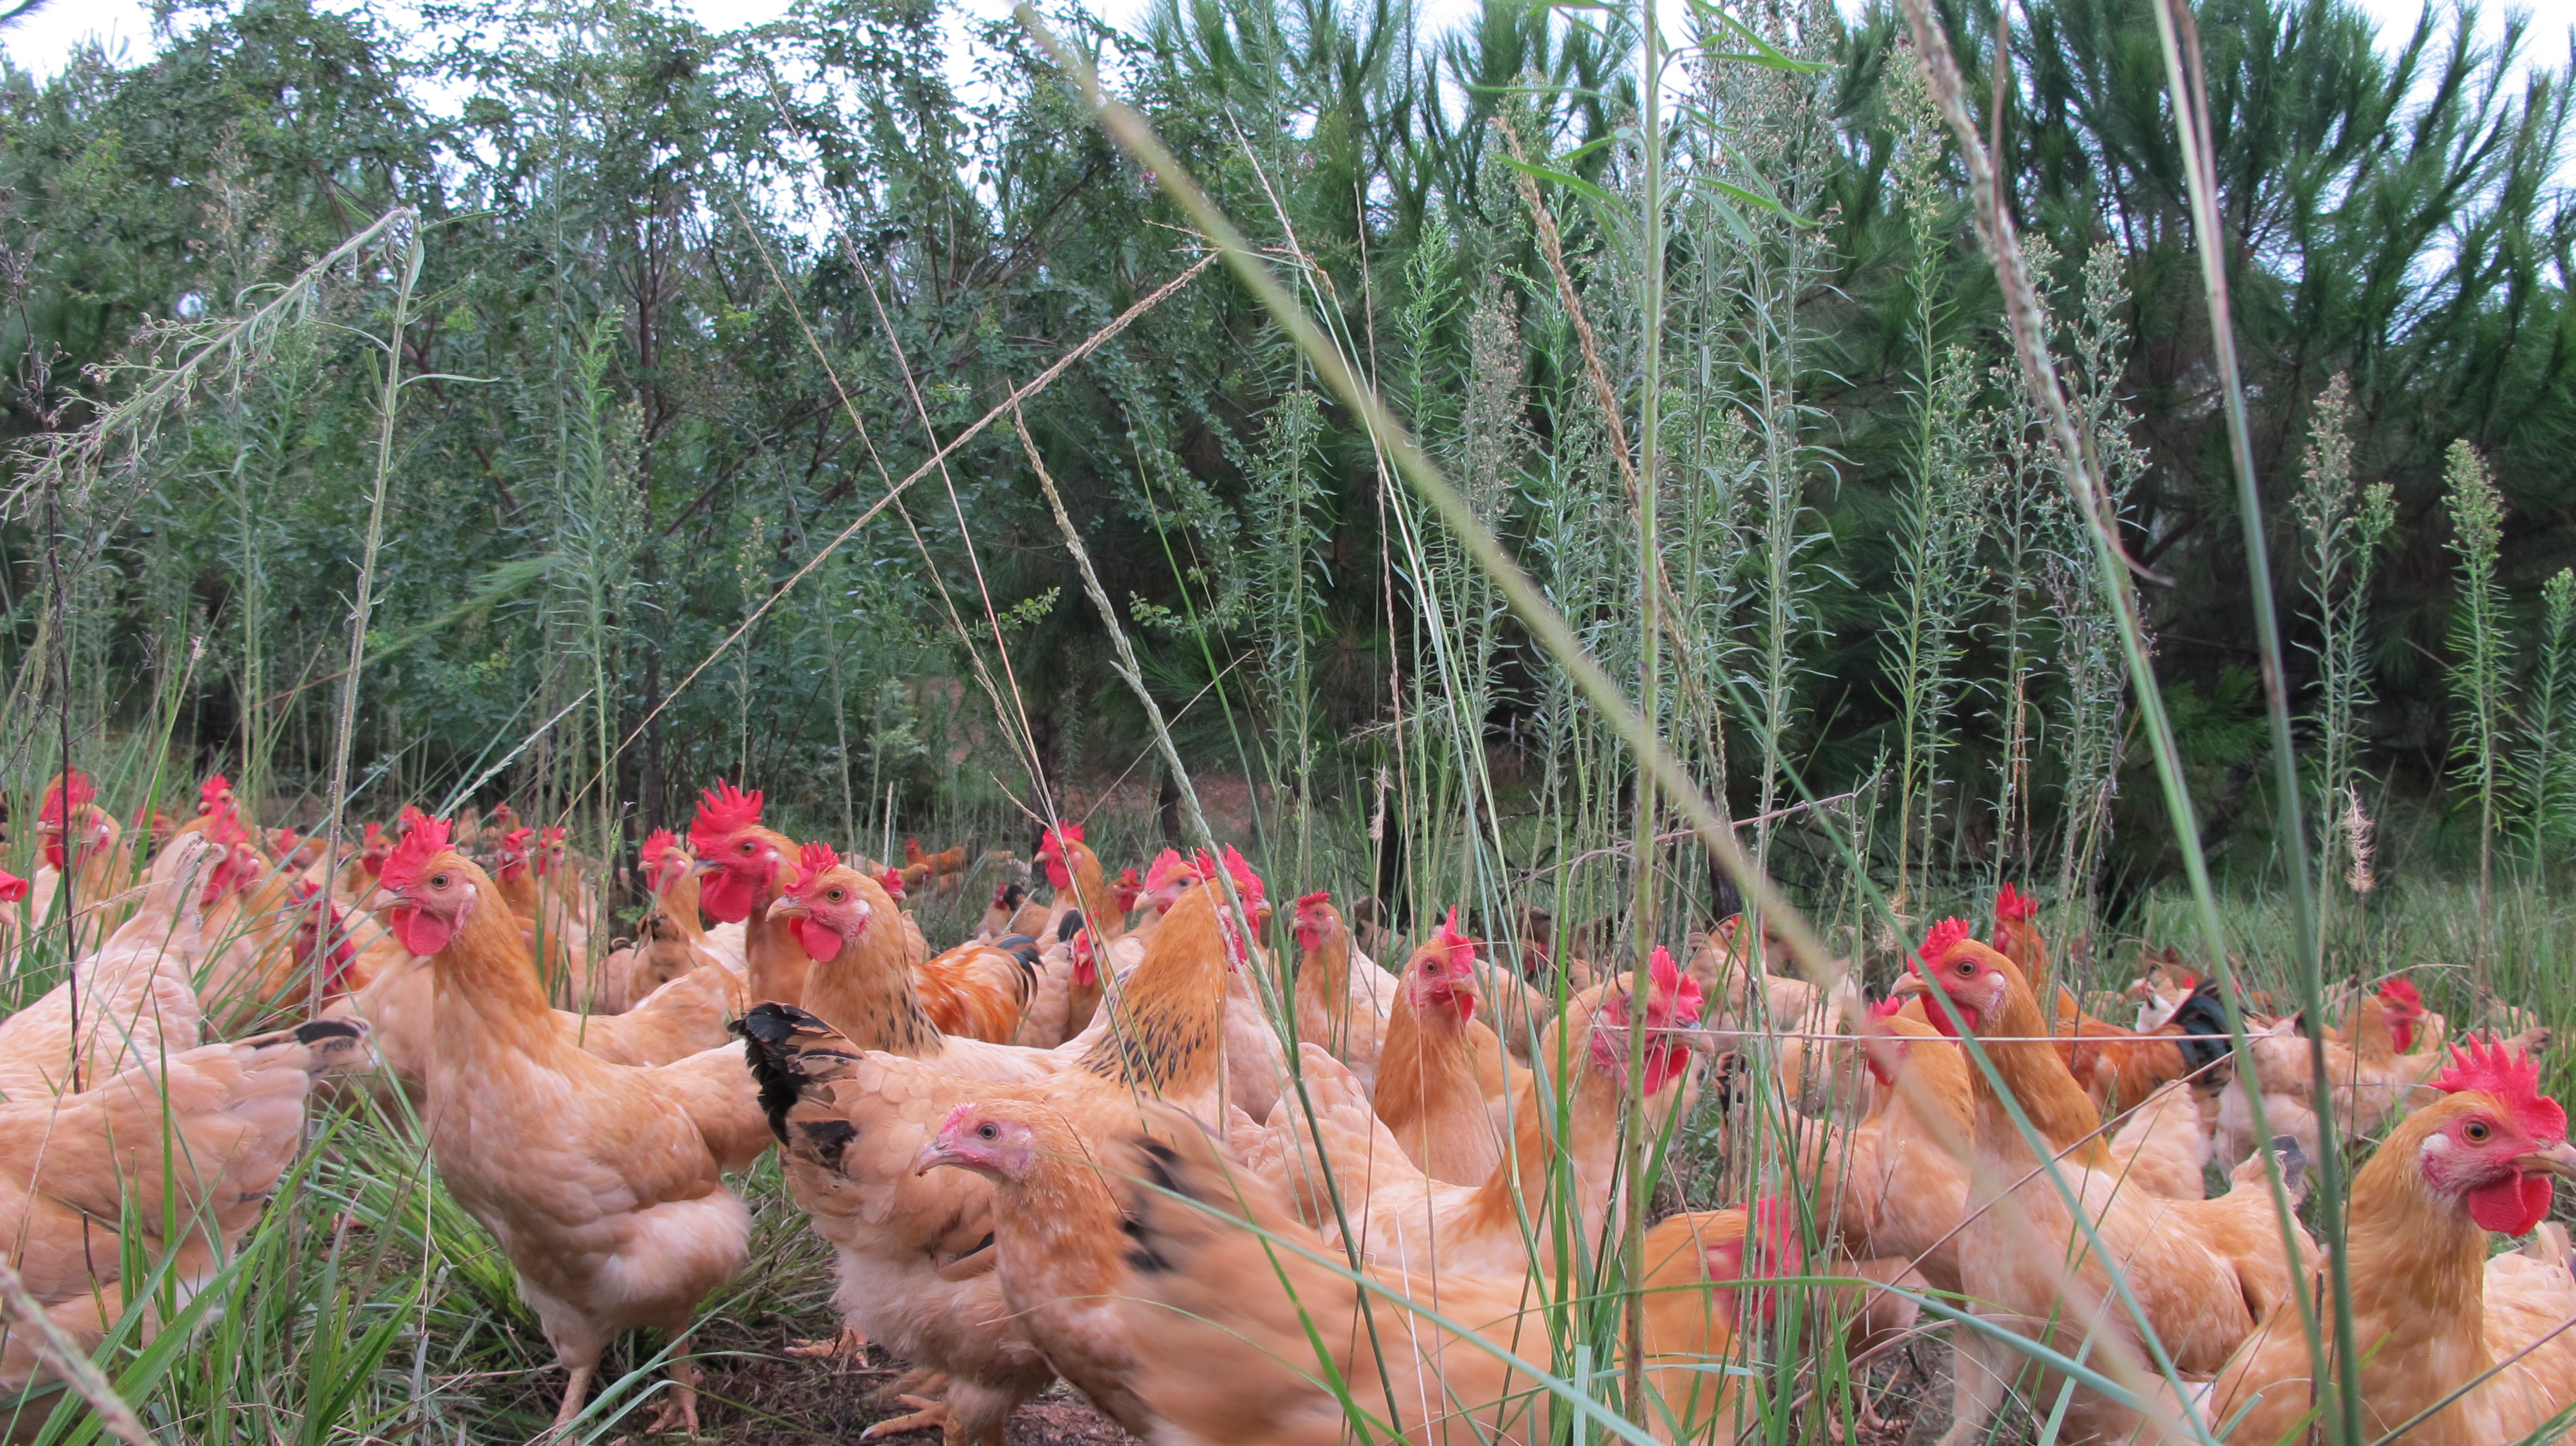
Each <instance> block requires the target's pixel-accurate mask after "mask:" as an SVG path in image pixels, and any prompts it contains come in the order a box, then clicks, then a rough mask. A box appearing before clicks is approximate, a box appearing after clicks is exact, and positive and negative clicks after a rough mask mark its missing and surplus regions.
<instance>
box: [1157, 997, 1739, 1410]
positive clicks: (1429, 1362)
mask: <svg viewBox="0 0 2576 1446" xmlns="http://www.w3.org/2000/svg"><path fill="white" fill-rule="evenodd" d="M1304 1047H1305V1048H1306V1049H1308V1050H1310V1051H1313V1052H1314V1054H1316V1055H1317V1056H1319V1057H1321V1058H1324V1059H1326V1060H1329V1059H1330V1056H1329V1055H1324V1054H1323V1052H1322V1051H1321V1050H1319V1049H1316V1048H1315V1047H1314V1046H1312V1045H1307V1046H1304ZM1337 1067H1338V1066H1337ZM1162 1124H1163V1127H1162V1128H1161V1129H1160V1130H1158V1131H1157V1132H1156V1135H1155V1136H1154V1137H1153V1138H1148V1139H1144V1140H1139V1141H1132V1142H1130V1143H1129V1144H1128V1146H1127V1149H1126V1151H1125V1152H1123V1156H1122V1157H1121V1158H1119V1159H1117V1160H1115V1161H1114V1166H1113V1167H1114V1168H1115V1169H1116V1170H1117V1172H1118V1173H1120V1174H1127V1175H1141V1176H1142V1178H1143V1180H1144V1181H1145V1183H1146V1185H1147V1186H1149V1187H1150V1188H1143V1189H1139V1190H1137V1191H1136V1192H1135V1195H1136V1200H1135V1207H1134V1212H1135V1213H1134V1219H1133V1220H1132V1221H1131V1222H1130V1223H1129V1224H1128V1225H1127V1227H1126V1230H1127V1234H1128V1237H1129V1239H1130V1241H1131V1242H1132V1245H1131V1249H1130V1251H1129V1254H1128V1260H1129V1261H1130V1262H1131V1263H1132V1269H1133V1275H1134V1279H1135V1280H1136V1282H1137V1285H1138V1287H1139V1292H1138V1293H1139V1294H1140V1295H1141V1297H1142V1299H1140V1300H1136V1301H1133V1302H1125V1303H1122V1304H1121V1306H1120V1313H1121V1316H1122V1318H1123V1320H1124V1321H1125V1323H1126V1325H1127V1329H1128V1331H1129V1333H1130V1336H1131V1338H1132V1340H1133V1342H1134V1345H1133V1353H1134V1357H1135V1359H1136V1360H1137V1361H1139V1362H1140V1363H1141V1365H1142V1369H1141V1370H1139V1371H1137V1372H1136V1373H1135V1374H1134V1376H1133V1378H1132V1379H1133V1382H1134V1389H1135V1391H1136V1394H1137V1395H1138V1396H1139V1397H1141V1398H1142V1400H1143V1401H1144V1403H1145V1405H1146V1407H1147V1409H1149V1410H1150V1411H1151V1412H1152V1413H1153V1415H1154V1417H1155V1418H1156V1419H1157V1420H1159V1421H1161V1422H1162V1423H1164V1427H1165V1429H1164V1430H1162V1431H1159V1432H1157V1433H1156V1435H1155V1437H1154V1439H1155V1440H1156V1441H1161V1442H1174V1443H1210V1446H1214V1443H1228V1446H1231V1443H1244V1446H1269V1443H1278V1446H1341V1443H1344V1442H1347V1441H1349V1440H1351V1439H1353V1437H1354V1434H1355V1430H1354V1427H1353V1425H1352V1421H1351V1412H1353V1411H1356V1412H1360V1413H1365V1415H1366V1417H1367V1418H1368V1419H1369V1420H1371V1421H1372V1422H1373V1423H1375V1424H1374V1425H1373V1427H1372V1428H1371V1429H1370V1431H1369V1433H1368V1434H1369V1437H1370V1438H1371V1439H1385V1440H1396V1439H1401V1440H1404V1441H1407V1442H1412V1443H1417V1446H1467V1443H1471V1442H1472V1443H1519V1446H1536V1443H1542V1442H1549V1441H1554V1440H1557V1439H1559V1435H1558V1432H1559V1431H1560V1430H1561V1429H1562V1424H1563V1416H1564V1415H1565V1407H1564V1406H1563V1404H1562V1403H1561V1402H1558V1401H1556V1400H1555V1399H1554V1398H1553V1396H1552V1393H1551V1392H1550V1391H1549V1390H1547V1389H1546V1388H1544V1387H1543V1386H1538V1385H1536V1384H1534V1382H1533V1380H1532V1371H1533V1367H1534V1366H1535V1367H1536V1368H1537V1369H1542V1370H1543V1369H1545V1368H1546V1367H1547V1366H1548V1364H1549V1363H1551V1362H1552V1360H1553V1359H1554V1358H1555V1356H1556V1354H1557V1351H1556V1349H1555V1342H1554V1340H1553V1337H1552V1335H1551V1332H1552V1330H1553V1329H1554V1326H1553V1324H1552V1322H1553V1321H1554V1320H1555V1319H1556V1316H1555V1315H1554V1314H1552V1313H1551V1312H1550V1310H1549V1309H1548V1304H1547V1300H1548V1295H1549V1293H1550V1290H1551V1285H1552V1283H1551V1282H1550V1281H1549V1280H1548V1279H1547V1278H1546V1277H1544V1276H1540V1277H1539V1278H1536V1279H1533V1278H1530V1277H1529V1275H1528V1273H1527V1266H1528V1260H1527V1257H1526V1255H1524V1256H1523V1257H1522V1258H1521V1259H1520V1261H1519V1262H1518V1263H1517V1264H1516V1265H1515V1267H1514V1268H1513V1269H1512V1270H1511V1271H1510V1272H1509V1273H1505V1274H1499V1275H1497V1274H1485V1273H1478V1272H1474V1271H1468V1270H1460V1269H1450V1268H1443V1269H1441V1270H1439V1271H1437V1272H1432V1273H1423V1274H1416V1275H1406V1274H1404V1273H1402V1272H1400V1271H1398V1270H1395V1269H1393V1268H1391V1267H1390V1266H1388V1265H1387V1264H1386V1263H1385V1262H1384V1261H1381V1260H1364V1261H1361V1262H1359V1263H1358V1265H1357V1269H1356V1272H1355V1273H1356V1274H1357V1276H1358V1277H1359V1278H1358V1279H1356V1280H1355V1279H1353V1278H1352V1277H1353V1273H1354V1272H1352V1271H1350V1270H1349V1269H1348V1268H1347V1267H1344V1266H1343V1265H1342V1262H1343V1260H1344V1259H1345V1256H1344V1253H1343V1252H1342V1250H1341V1249H1340V1248H1339V1247H1336V1246H1334V1245H1332V1244H1331V1243H1329V1242H1328V1241H1326V1240H1325V1239H1323V1238H1321V1237H1320V1236H1319V1235H1317V1233H1316V1232H1315V1231H1314V1230H1313V1229H1312V1228H1310V1227H1309V1226H1308V1225H1306V1224H1305V1223H1304V1222H1303V1221H1301V1220H1300V1219H1299V1218H1298V1216H1297V1214H1296V1212H1295V1211H1293V1210H1292V1209H1291V1208H1290V1207H1289V1205H1288V1203H1287V1201H1286V1200H1285V1199H1284V1198H1283V1197H1282V1195H1281V1193H1280V1192H1279V1190H1278V1187H1277V1186H1276V1185H1275V1184H1274V1183H1272V1182H1270V1181H1268V1180H1266V1179H1263V1178H1260V1177H1258V1176H1257V1175H1254V1174H1253V1173H1251V1172H1249V1171H1246V1170H1243V1169H1241V1168H1238V1167H1235V1166H1233V1165H1231V1164H1230V1163H1229V1162H1228V1161H1227V1159H1226V1158H1225V1156H1224V1155H1223V1153H1222V1152H1220V1150H1219V1149H1218V1148H1217V1144H1216V1142H1215V1140H1214V1139H1212V1138H1210V1137H1209V1136H1208V1135H1207V1134H1205V1133H1204V1132H1203V1131H1202V1130H1201V1129H1200V1128H1199V1127H1198V1126H1197V1125H1196V1123H1195V1122H1193V1121H1190V1120H1188V1119H1186V1118H1182V1117H1179V1116H1177V1114H1176V1113H1172V1112H1165V1113H1164V1114H1163V1119H1162ZM1742 1221H1743V1212H1741V1211H1736V1212H1721V1213H1718V1214H1715V1215H1709V1216H1695V1217H1685V1218H1683V1219H1681V1220H1679V1221H1677V1222H1666V1223H1665V1224H1664V1225H1660V1226H1657V1227H1656V1228H1655V1229H1654V1230H1653V1231H1650V1232H1649V1233H1648V1236H1647V1239H1646V1246H1647V1259H1648V1262H1649V1273H1648V1275H1647V1277H1646V1279H1645V1281H1644V1285H1645V1287H1646V1291H1647V1294H1646V1302H1647V1305H1646V1313H1645V1322H1644V1324H1645V1332H1644V1345H1645V1350H1646V1358H1647V1366H1648V1371H1647V1379H1648V1380H1649V1382H1650V1383H1651V1384H1652V1385H1653V1386H1654V1388H1655V1389H1656V1390H1657V1392H1658V1395H1659V1397H1660V1404H1659V1406H1649V1407H1643V1408H1641V1409H1640V1410H1639V1411H1638V1412H1636V1413H1633V1414H1635V1415H1637V1416H1638V1417H1639V1418H1640V1419H1642V1420H1645V1421H1648V1422H1649V1423H1651V1424H1650V1425H1649V1429H1650V1430H1652V1431H1653V1432H1654V1433H1655V1435H1656V1436H1657V1438H1658V1439H1665V1440H1669V1439H1674V1435H1673V1434H1672V1426H1673V1424H1675V1423H1678V1424H1679V1425H1680V1427H1681V1433H1680V1434H1681V1435H1683V1436H1684V1437H1686V1438H1687V1439H1690V1440H1693V1441H1711V1440H1714V1441H1718V1442H1725V1441H1730V1440H1732V1439H1733V1436H1732V1434H1731V1430H1730V1426H1731V1419H1730V1418H1731V1415H1732V1397H1733V1395H1734V1393H1735V1391H1736V1390H1738V1389H1739V1382H1740V1381H1741V1380H1742V1377H1740V1376H1738V1375H1736V1374H1735V1373H1732V1372H1729V1371H1725V1370H1721V1369H1715V1368H1714V1367H1715V1365H1716V1363H1718V1362H1722V1361H1726V1360H1728V1359H1730V1358H1735V1357H1737V1356H1738V1352H1737V1349H1736V1346H1735V1333H1734V1319H1735V1309H1734V1306H1735V1302H1734V1301H1733V1300H1731V1299H1729V1298H1728V1296H1729V1295H1731V1294H1732V1293H1731V1292H1715V1291H1712V1290H1711V1289H1710V1287H1711V1286H1712V1285H1718V1284H1723V1283H1727V1282H1730V1281H1732V1280H1733V1279H1734V1277H1735V1276H1736V1274H1737V1273H1738V1271H1739V1270H1740V1266H1741V1261H1742V1257H1743V1255H1744V1252H1745V1242H1744V1235H1743V1226H1742ZM1462 1328H1463V1330H1464V1331H1467V1332H1472V1333H1473V1337H1474V1338H1473V1339H1469V1338H1466V1337H1465V1336H1463V1335H1462V1334H1461V1331H1462ZM1601 1369H1602V1370H1603V1371H1605V1372H1606V1373H1611V1374H1615V1373H1616V1372H1617V1371H1618V1370H1619V1365H1618V1363H1617V1361H1616V1360H1615V1358H1614V1359H1611V1360H1607V1361H1604V1362H1603V1363H1602V1366H1601ZM1345 1402H1347V1405H1346V1404H1345ZM1714 1423H1727V1424H1723V1425H1716V1428H1715V1429H1716V1434H1714V1435H1711V1434H1710V1428H1711V1426H1712V1424H1714Z"/></svg>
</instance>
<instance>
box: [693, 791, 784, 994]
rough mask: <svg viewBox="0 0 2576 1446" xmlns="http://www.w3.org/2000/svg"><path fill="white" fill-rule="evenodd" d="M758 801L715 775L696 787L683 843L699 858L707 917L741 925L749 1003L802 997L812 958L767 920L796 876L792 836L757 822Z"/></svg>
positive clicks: (702, 902) (701, 897)
mask: <svg viewBox="0 0 2576 1446" xmlns="http://www.w3.org/2000/svg"><path fill="white" fill-rule="evenodd" d="M760 802H761V795H760V791H759V790H758V789H754V790H752V791H751V792H749V793H745V792H743V791H742V790H741V789H738V788H736V787H734V786H733V785H732V784H730V783H727V782H725V781H724V780H723V779H721V778H719V779H717V780H716V783H715V787H713V788H709V789H706V790H703V791H702V792H701V793H700V794H699V796H698V812H697V817H696V818H695V819H693V820H692V821H691V822H690V824H689V849H690V852H692V853H694V854H695V855H697V858H698V872H699V876H700V882H699V895H698V903H699V907H701V908H703V909H705V910H706V913H707V917H709V918H711V919H715V920H717V921H718V922H719V923H724V924H740V925H741V926H742V931H743V933H742V958H743V966H744V972H745V976H746V979H747V981H748V982H747V984H746V986H745V988H746V993H747V994H748V996H749V998H750V1000H751V1002H752V1003H754V1004H758V1003H760V1002H762V1001H764V1000H772V1001H776V1002H777V1003H781V1004H794V1003H796V1002H798V1001H799V1000H802V999H803V998H804V997H805V976H806V974H807V972H808V971H809V970H811V969H812V967H813V961H812V960H811V959H810V958H808V957H807V955H806V953H805V951H804V950H803V949H801V948H799V947H798V946H797V943H796V941H795V939H793V938H792V937H790V936H789V933H788V930H787V927H786V926H785V925H784V924H779V923H774V922H772V921H771V919H770V917H769V906H770V905H771V904H773V903H776V902H777V901H778V898H779V896H780V895H781V894H783V893H785V892H786V891H787V886H788V885H789V884H791V883H794V882H795V871H794V867H793V865H792V863H791V862H790V861H791V860H792V859H793V858H794V857H795V854H796V843H795V841H794V840H792V839H790V838H788V837H787V836H786V835H785V834H782V833H779V832H778V831H777V830H775V829H768V828H763V827H761V825H760Z"/></svg>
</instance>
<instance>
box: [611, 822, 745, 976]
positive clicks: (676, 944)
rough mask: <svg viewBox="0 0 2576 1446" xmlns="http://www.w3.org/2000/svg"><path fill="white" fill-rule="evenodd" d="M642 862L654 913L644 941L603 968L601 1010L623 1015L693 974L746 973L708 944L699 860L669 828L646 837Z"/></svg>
mask: <svg viewBox="0 0 2576 1446" xmlns="http://www.w3.org/2000/svg"><path fill="white" fill-rule="evenodd" d="M637 861H638V862H639V863H640V864H641V865H642V867H643V874H644V881H645V886H646V887H647V888H648V889H649V890H650V891H651V893H652V907H651V909H650V910H649V911H648V912H646V914H645V916H644V924H643V933H642V937H640V938H638V939H636V940H635V942H634V943H632V944H630V945H627V946H626V947H624V948H622V949H617V950H613V951H611V952H610V953H609V954H608V956H607V957H606V958H604V959H602V960H601V961H600V965H599V981H600V982H599V1000H598V1006H597V1007H598V1010H599V1012H600V1013H603V1014H622V1013H624V1012H625V1011H627V1010H628V1009H631V1008H633V1007H634V1006H635V1003H636V1001H638V1000H640V999H642V998H643V997H644V996H645V995H647V994H650V993H652V992H653V991H654V990H656V989H659V988H661V987H662V986H663V985H665V984H668V983H670V982H671V981H673V980H675V979H678V978H679V977H680V976H682V975H684V974H687V973H688V972H689V971H691V970H693V969H704V968H717V969H731V970H733V971H735V972H736V973H739V972H740V970H741V967H742V966H741V964H740V962H739V961H738V960H730V959H727V958H726V957H725V956H724V955H723V954H721V953H719V952H718V951H717V950H716V949H715V948H714V947H713V946H712V945H711V944H710V943H709V942H708V940H707V931H706V926H705V925H704V924H703V923H701V922H700V921H699V918H698V876H697V860H695V859H693V858H691V857H689V852H688V850H687V849H685V848H683V847H681V845H680V841H679V840H678V839H677V838H675V837H673V836H672V833H671V831H670V830H669V829H667V828H657V829H655V830H653V832H652V833H650V834H648V835H646V837H645V839H644V847H643V849H642V850H641V851H640V853H639V855H638V859H637Z"/></svg>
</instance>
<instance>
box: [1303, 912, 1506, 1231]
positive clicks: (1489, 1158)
mask: <svg viewBox="0 0 2576 1446" xmlns="http://www.w3.org/2000/svg"><path fill="white" fill-rule="evenodd" d="M1320 897H1321V896H1320V895H1309V896H1308V898H1309V899H1313V898H1320ZM1306 904H1307V900H1305V899H1301V900H1299V901H1298V913H1299V916H1300V917H1301V918H1302V917H1304V915H1305V910H1306ZM1326 907H1327V909H1329V908H1330V906H1329V905H1327V906H1326ZM1334 922H1335V926H1336V927H1339V922H1340V921H1339V920H1338V919H1337V920H1335V921H1334ZM1457 926H1458V915H1457V911H1456V910H1451V911H1450V915H1449V922H1448V924H1447V925H1446V926H1445V927H1444V928H1443V929H1442V930H1441V932H1440V933H1439V934H1438V935H1437V936H1435V937H1434V938H1433V939H1432V940H1431V942H1430V943H1427V944H1425V945H1423V946H1422V947H1421V948H1419V949H1416V950H1414V951H1413V957H1412V958H1411V959H1409V960H1406V961H1405V965H1404V973H1403V976H1402V977H1401V979H1400V980H1399V982H1398V984H1397V987H1396V1000H1395V1012H1394V1014H1393V1015H1392V1016H1391V1017H1390V1018H1389V1019H1388V1020H1387V1025H1386V1052H1385V1054H1384V1055H1383V1056H1381V1058H1380V1072H1379V1074H1378V1078H1377V1088H1376V1090H1375V1091H1374V1097H1375V1104H1376V1108H1377V1117H1378V1119H1379V1120H1380V1121H1382V1122H1383V1123H1384V1124H1385V1125H1386V1128H1387V1132H1388V1133H1389V1134H1391V1135H1393V1136H1394V1137H1395V1142H1396V1143H1397V1144H1398V1145H1400V1146H1402V1147H1403V1149H1404V1156H1405V1158H1406V1159H1408V1160H1411V1161H1412V1162H1413V1163H1414V1165H1415V1166H1416V1167H1418V1168H1419V1169H1420V1170H1421V1171H1422V1173H1423V1174H1425V1175H1428V1176H1429V1177H1431V1178H1432V1179H1434V1180H1444V1181H1448V1182H1450V1183H1452V1184H1462V1183H1464V1184H1472V1183H1474V1182H1476V1181H1479V1180H1483V1179H1485V1178H1486V1177H1488V1176H1490V1175H1491V1174H1493V1172H1494V1167H1495V1166H1496V1165H1498V1164H1500V1163H1501V1162H1502V1158H1503V1144H1502V1141H1503V1131H1504V1130H1506V1129H1508V1128H1509V1125H1508V1121H1507V1120H1506V1119H1505V1110H1506V1106H1507V1094H1506V1091H1507V1090H1508V1089H1509V1087H1510V1084H1511V1083H1512V1081H1510V1079H1509V1077H1508V1075H1507V1074H1506V1073H1505V1071H1506V1070H1507V1068H1508V1056H1507V1055H1505V1053H1504V1051H1503V1045H1502V1041H1501V1040H1498V1039H1496V1038H1494V1032H1493V1031H1492V1030H1490V1029H1487V1028H1486V1027H1485V1026H1484V1025H1483V1024H1482V1023H1481V1022H1479V1021H1478V1020H1477V1018H1476V984H1475V977H1476V971H1475V953H1476V948H1475V945H1474V944H1473V943H1472V942H1470V941H1469V940H1467V939H1466V938H1464V937H1462V936H1460V935H1459V934H1458V932H1457ZM1300 927H1301V931H1302V927H1303V926H1302V925H1301V926H1300ZM1313 957H1314V956H1313V953H1312V951H1311V950H1310V951H1309V953H1308V956H1307V958H1308V965H1307V967H1309V968H1312V967H1313ZM1299 983H1300V984H1301V985H1302V984H1303V983H1304V978H1303V976H1302V975H1301V976H1300V978H1299ZM1352 1075H1353V1077H1354V1078H1356V1077H1357V1076H1358V1071H1357V1070H1353V1071H1352Z"/></svg>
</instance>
